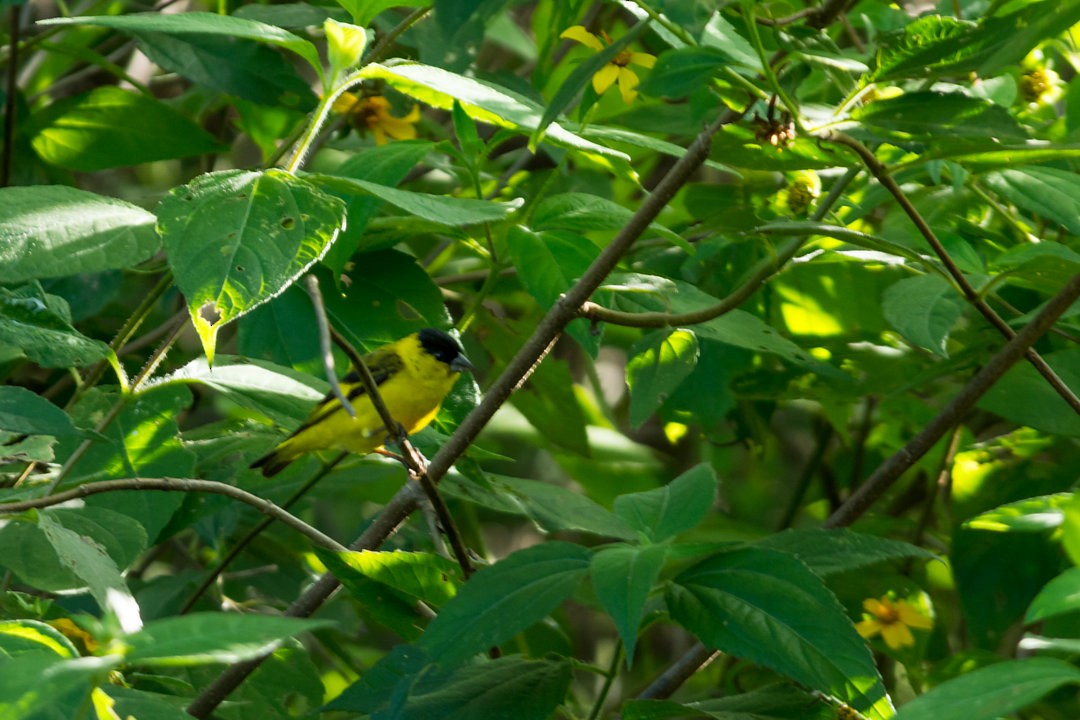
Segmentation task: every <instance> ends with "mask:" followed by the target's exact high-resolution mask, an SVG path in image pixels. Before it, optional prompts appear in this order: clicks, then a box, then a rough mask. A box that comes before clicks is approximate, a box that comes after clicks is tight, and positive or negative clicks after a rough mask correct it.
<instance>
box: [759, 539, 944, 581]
mask: <svg viewBox="0 0 1080 720" xmlns="http://www.w3.org/2000/svg"><path fill="white" fill-rule="evenodd" d="M754 544H755V545H756V546H757V547H763V548H768V549H770V550H779V551H781V552H786V553H789V554H791V555H794V556H795V557H797V558H799V560H801V561H803V562H804V563H806V565H807V567H809V568H810V569H811V570H813V571H814V573H816V574H817V575H820V576H822V577H826V576H828V575H832V574H834V573H842V572H848V571H851V570H858V569H861V568H865V567H869V566H871V565H877V564H878V563H883V562H887V561H889V560H905V559H907V558H920V559H927V560H934V559H938V558H937V556H936V555H934V554H933V553H932V552H929V551H928V550H923V549H922V548H921V547H918V546H916V545H911V544H909V543H906V542H901V541H899V540H890V539H888V538H882V537H877V536H876V535H864V534H862V533H856V532H851V531H850V530H844V529H839V530H821V529H814V530H785V531H784V532H782V533H777V534H775V535H770V536H768V537H767V538H764V539H763V540H759V541H758V542H756V543H754Z"/></svg>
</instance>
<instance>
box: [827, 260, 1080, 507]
mask: <svg viewBox="0 0 1080 720" xmlns="http://www.w3.org/2000/svg"><path fill="white" fill-rule="evenodd" d="M1078 297H1080V273H1078V274H1077V275H1075V276H1074V277H1073V278H1072V280H1070V281H1069V282H1068V283H1067V284H1066V285H1065V287H1064V288H1062V290H1061V291H1060V292H1059V293H1058V294H1057V295H1055V296H1054V297H1053V298H1052V299H1051V300H1050V302H1048V303H1047V304H1046V306H1045V307H1044V308H1043V309H1042V310H1041V311H1040V312H1039V314H1038V315H1036V316H1035V319H1033V320H1032V321H1031V322H1030V323H1029V324H1028V325H1026V326H1025V327H1024V328H1023V329H1022V330H1021V331H1020V332H1019V333H1017V334H1016V337H1014V338H1013V339H1011V340H1010V341H1009V342H1008V343H1007V344H1006V345H1005V347H1004V348H1002V349H1001V351H1000V352H998V354H997V355H995V356H994V357H993V358H991V359H990V362H988V363H987V364H986V365H985V366H983V368H982V369H981V370H979V372H977V373H976V374H975V376H974V377H973V378H972V379H971V380H970V381H968V383H967V384H966V385H965V386H964V387H963V389H961V390H960V392H959V393H957V395H956V396H955V397H954V398H953V399H952V400H951V401H950V402H949V404H948V405H946V406H945V408H944V409H943V410H942V411H941V412H940V413H938V415H937V416H936V417H935V418H934V419H933V420H931V421H930V422H929V423H928V424H927V425H926V426H925V427H924V428H923V429H922V430H921V431H919V433H918V434H917V435H915V437H913V438H912V439H911V441H910V442H908V443H907V445H905V446H904V447H902V448H900V449H899V450H898V451H897V452H896V453H895V454H894V455H892V456H891V457H890V458H889V459H888V460H886V461H885V462H884V463H882V464H881V465H880V466H878V468H877V469H876V470H875V471H874V472H873V473H872V474H871V475H870V477H869V478H867V479H866V482H864V483H863V484H862V485H861V486H860V487H859V489H858V490H856V491H855V493H853V494H852V495H851V497H849V498H848V499H847V501H845V502H844V504H843V505H841V506H840V508H839V509H837V511H836V512H834V513H833V514H832V515H830V516H829V518H828V520H826V521H825V527H828V528H835V527H847V526H848V525H851V523H853V522H854V521H855V520H857V519H858V518H859V517H860V516H862V514H863V513H864V512H866V511H867V510H868V509H869V508H870V506H871V505H873V503H874V502H875V501H876V500H877V499H878V498H880V497H881V496H882V495H883V494H884V493H885V491H886V490H888V489H889V488H890V487H891V486H892V484H893V483H894V482H896V480H897V479H898V478H899V477H900V476H901V475H902V474H903V473H904V472H905V471H906V470H907V469H908V468H910V467H911V466H912V465H914V464H915V462H916V461H918V459H919V458H921V457H922V456H923V455H925V454H926V453H927V452H929V451H930V449H931V448H932V447H934V445H935V444H936V443H937V441H938V440H940V439H941V437H942V436H943V435H944V434H945V433H946V432H948V431H949V430H950V429H951V428H952V427H954V426H955V425H956V424H957V423H959V422H960V420H961V419H962V418H963V417H964V415H966V414H967V412H968V411H969V410H970V409H971V408H972V406H974V405H975V402H976V401H977V400H978V399H979V398H980V397H982V395H983V394H984V393H985V392H986V391H987V390H989V389H990V388H991V387H992V386H993V385H994V383H996V382H997V381H998V380H999V379H1000V378H1001V376H1002V375H1004V374H1005V371H1006V370H1008V369H1009V368H1010V367H1011V366H1012V365H1013V363H1015V362H1016V361H1017V360H1019V359H1020V358H1021V357H1023V356H1024V353H1025V351H1026V350H1027V349H1028V348H1030V347H1031V345H1032V344H1033V343H1034V342H1035V341H1036V340H1038V339H1039V338H1040V337H1042V336H1043V335H1044V334H1046V332H1047V330H1049V329H1050V327H1051V326H1052V325H1053V324H1054V322H1055V321H1056V320H1057V319H1058V318H1059V317H1060V316H1061V314H1062V313H1064V312H1065V311H1066V310H1067V309H1068V308H1069V306H1070V305H1072V304H1073V302H1074V301H1076V299H1077V298H1078Z"/></svg>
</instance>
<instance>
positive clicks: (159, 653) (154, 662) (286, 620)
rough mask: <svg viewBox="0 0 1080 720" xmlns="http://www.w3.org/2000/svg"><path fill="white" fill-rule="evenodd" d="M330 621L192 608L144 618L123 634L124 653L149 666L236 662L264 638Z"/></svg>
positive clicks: (257, 650) (256, 651) (262, 647)
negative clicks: (173, 614) (187, 612)
mask: <svg viewBox="0 0 1080 720" xmlns="http://www.w3.org/2000/svg"><path fill="white" fill-rule="evenodd" d="M332 624H333V621H330V620H307V619H301V618H293V617H274V616H271V615H242V614H240V613H195V614H192V615H182V616H178V617H171V618H164V619H162V620H155V621H154V622H150V623H147V624H146V627H144V628H143V629H142V630H140V631H139V632H137V633H134V634H132V635H128V636H127V637H126V638H124V643H125V645H126V646H127V649H126V652H125V654H124V656H125V659H126V660H127V662H129V663H133V664H137V665H146V666H150V667H170V666H177V665H200V664H204V663H232V662H239V661H241V660H246V659H248V658H252V657H255V656H257V655H260V654H262V653H264V652H265V651H266V650H267V646H268V645H269V644H270V643H273V642H276V641H280V640H284V639H285V638H288V637H292V636H293V635H298V634H300V633H302V632H308V631H310V630H315V629H316V628H321V627H327V626H329V625H332Z"/></svg>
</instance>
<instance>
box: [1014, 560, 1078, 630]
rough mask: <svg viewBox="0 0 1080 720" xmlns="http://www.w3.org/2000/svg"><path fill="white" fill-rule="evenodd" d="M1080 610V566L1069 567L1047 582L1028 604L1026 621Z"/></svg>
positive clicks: (1036, 620)
mask: <svg viewBox="0 0 1080 720" xmlns="http://www.w3.org/2000/svg"><path fill="white" fill-rule="evenodd" d="M1077 610H1080V568H1069V569H1068V570H1066V571H1065V572H1063V573H1061V574H1060V575H1058V576H1057V577H1056V578H1054V579H1053V580H1051V581H1050V582H1048V583H1047V584H1046V586H1045V587H1044V588H1043V589H1042V590H1040V591H1039V594H1038V595H1036V596H1035V599H1034V600H1032V601H1031V605H1029V606H1028V609H1027V613H1026V614H1025V615H1024V623H1025V624H1028V625H1030V624H1031V623H1037V622H1039V621H1040V620H1045V619H1046V618H1050V617H1054V616H1055V615H1064V614H1065V613H1071V612H1075V611H1077Z"/></svg>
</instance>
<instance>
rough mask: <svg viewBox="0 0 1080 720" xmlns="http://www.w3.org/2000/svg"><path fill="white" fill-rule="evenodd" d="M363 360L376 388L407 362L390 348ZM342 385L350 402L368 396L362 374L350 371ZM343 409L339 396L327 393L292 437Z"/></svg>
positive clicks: (367, 356)
mask: <svg viewBox="0 0 1080 720" xmlns="http://www.w3.org/2000/svg"><path fill="white" fill-rule="evenodd" d="M363 360H364V365H366V366H367V368H368V370H370V371H371V376H372V377H373V378H374V379H375V386H376V387H378V386H381V385H382V384H383V383H385V382H386V381H387V380H389V379H390V378H392V377H394V375H397V374H398V373H399V372H400V371H401V369H402V368H404V367H405V361H404V360H402V359H401V356H400V355H398V353H397V351H396V350H394V349H392V348H391V347H389V346H388V347H381V348H379V349H378V350H375V351H374V352H371V353H368V354H367V355H365V356H364V357H363ZM341 385H342V390H344V391H345V397H347V398H348V399H349V402H352V401H354V400H356V399H357V398H359V397H362V396H364V395H367V388H365V387H364V383H363V382H361V381H360V374H359V373H357V372H356V371H355V370H352V371H350V372H349V374H348V375H346V376H345V377H344V378H343V379H342V381H341ZM350 386H354V387H350ZM342 409H343V408H342V407H341V403H340V402H338V399H337V396H336V395H334V393H332V392H329V393H327V394H326V397H324V398H323V399H322V400H320V401H319V404H318V405H316V406H315V409H314V410H312V411H311V415H309V416H308V419H307V420H305V421H304V424H303V425H301V426H300V427H298V428H296V430H295V431H294V432H293V434H292V436H296V435H299V434H300V433H301V432H303V431H304V430H307V429H308V428H309V427H311V426H312V425H314V424H316V423H318V422H320V421H322V420H323V419H324V418H326V416H327V415H330V414H331V413H333V412H336V411H337V410H342Z"/></svg>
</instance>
